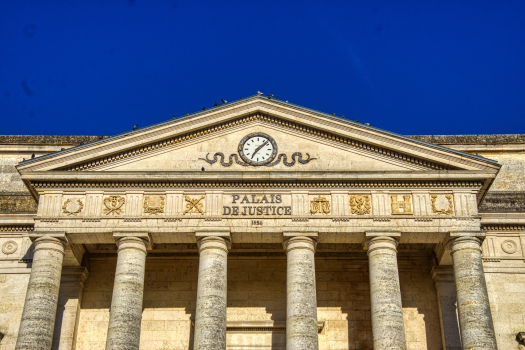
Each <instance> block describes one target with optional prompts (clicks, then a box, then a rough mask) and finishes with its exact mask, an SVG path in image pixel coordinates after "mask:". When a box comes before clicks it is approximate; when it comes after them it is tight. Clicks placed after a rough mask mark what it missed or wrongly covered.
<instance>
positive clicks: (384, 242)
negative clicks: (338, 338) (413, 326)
mask: <svg viewBox="0 0 525 350" xmlns="http://www.w3.org/2000/svg"><path fill="white" fill-rule="evenodd" d="M392 236H394V237H392ZM367 237H368V239H367V240H366V242H365V244H366V247H367V248H368V263H369V274H370V304H371V305H370V306H371V314H372V333H373V337H374V349H375V350H387V349H388V350H393V349H396V350H406V340H405V325H404V322H403V308H402V306H401V289H400V287H399V272H398V268H397V244H398V239H399V234H395V233H385V234H384V235H383V234H381V233H370V234H369V233H367Z"/></svg>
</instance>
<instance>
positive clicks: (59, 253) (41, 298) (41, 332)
mask: <svg viewBox="0 0 525 350" xmlns="http://www.w3.org/2000/svg"><path fill="white" fill-rule="evenodd" d="M33 244H34V246H35V250H34V255H33V265H32V268H31V275H30V277H29V284H28V286H27V293H26V299H25V303H24V311H23V313H22V321H21V322H20V328H19V331H18V339H17V341H16V347H15V349H16V350H49V349H51V345H52V343H53V330H54V328H55V317H56V311H57V302H58V291H59V289H60V278H61V273H62V262H63V260H64V249H65V247H66V245H67V241H66V238H65V235H54V236H48V235H45V236H42V237H39V238H37V239H36V240H35V241H34V242H33Z"/></svg>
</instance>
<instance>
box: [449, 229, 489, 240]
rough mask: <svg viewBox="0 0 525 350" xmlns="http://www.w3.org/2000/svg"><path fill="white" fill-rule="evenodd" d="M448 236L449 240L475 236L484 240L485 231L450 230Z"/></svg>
mask: <svg viewBox="0 0 525 350" xmlns="http://www.w3.org/2000/svg"><path fill="white" fill-rule="evenodd" d="M448 236H449V240H450V239H453V238H458V237H476V238H479V239H481V240H484V239H485V237H486V236H487V233H486V232H485V231H450V232H449V233H448Z"/></svg>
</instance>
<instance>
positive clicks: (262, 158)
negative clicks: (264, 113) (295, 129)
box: [239, 132, 277, 166]
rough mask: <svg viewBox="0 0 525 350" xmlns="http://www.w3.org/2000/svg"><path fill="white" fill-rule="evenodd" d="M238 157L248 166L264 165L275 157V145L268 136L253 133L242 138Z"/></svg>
mask: <svg viewBox="0 0 525 350" xmlns="http://www.w3.org/2000/svg"><path fill="white" fill-rule="evenodd" d="M239 155H240V156H241V158H242V160H244V161H245V162H246V163H248V164H249V165H255V166H258V165H265V164H268V163H270V162H271V161H272V160H274V158H275V156H276V155H277V143H275V140H274V139H273V138H272V137H271V136H270V135H267V134H265V133H262V132H254V133H251V134H248V135H246V136H244V137H243V138H242V140H241V142H240V143H239Z"/></svg>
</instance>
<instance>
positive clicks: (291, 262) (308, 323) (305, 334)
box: [284, 236, 319, 350]
mask: <svg viewBox="0 0 525 350" xmlns="http://www.w3.org/2000/svg"><path fill="white" fill-rule="evenodd" d="M284 246H285V248H286V256H287V257H286V349H289V350H314V349H315V350H317V349H319V340H318V335H317V295H316V287H315V259H314V254H315V248H316V246H317V241H316V240H315V239H314V238H311V237H304V236H303V237H301V236H296V237H289V238H286V237H285V240H284Z"/></svg>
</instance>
